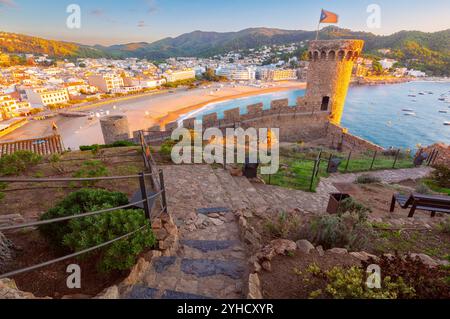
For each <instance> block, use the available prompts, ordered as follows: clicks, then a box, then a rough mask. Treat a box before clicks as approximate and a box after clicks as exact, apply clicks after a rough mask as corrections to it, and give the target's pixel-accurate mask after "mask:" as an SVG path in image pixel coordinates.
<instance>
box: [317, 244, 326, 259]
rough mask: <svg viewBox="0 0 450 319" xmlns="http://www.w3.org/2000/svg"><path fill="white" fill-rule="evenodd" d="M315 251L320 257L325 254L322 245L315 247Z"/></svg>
mask: <svg viewBox="0 0 450 319" xmlns="http://www.w3.org/2000/svg"><path fill="white" fill-rule="evenodd" d="M316 250H317V252H318V253H319V256H320V257H323V256H325V252H324V251H323V247H322V246H317V247H316Z"/></svg>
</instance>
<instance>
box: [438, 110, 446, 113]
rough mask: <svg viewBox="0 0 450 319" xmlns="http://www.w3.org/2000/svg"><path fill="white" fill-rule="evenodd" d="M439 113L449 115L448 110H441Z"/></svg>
mask: <svg viewBox="0 0 450 319" xmlns="http://www.w3.org/2000/svg"><path fill="white" fill-rule="evenodd" d="M439 113H448V111H447V110H440V111H439Z"/></svg>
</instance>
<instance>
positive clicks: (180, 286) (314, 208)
mask: <svg viewBox="0 0 450 319" xmlns="http://www.w3.org/2000/svg"><path fill="white" fill-rule="evenodd" d="M162 169H163V170H164V174H165V181H166V187H167V194H168V209H169V211H170V213H171V215H172V217H173V219H174V221H175V223H176V224H177V226H178V230H179V238H180V245H179V249H178V251H177V253H176V254H175V255H174V256H165V257H159V258H156V259H153V262H152V265H151V269H150V270H148V271H146V272H145V275H144V278H143V280H141V282H139V283H138V284H136V285H133V286H128V287H124V288H123V289H122V291H121V297H122V298H131V299H159V298H161V299H202V298H214V299H239V298H243V297H245V296H244V294H245V290H246V289H245V285H246V284H247V278H248V269H247V266H248V263H247V259H248V257H249V256H247V255H246V249H245V246H244V244H243V243H242V242H241V240H240V234H239V226H238V221H237V218H236V217H235V215H234V212H233V211H235V210H244V211H247V212H248V211H257V210H261V209H262V210H265V209H266V208H274V209H276V210H277V211H280V210H286V211H292V210H295V209H299V210H301V211H302V212H306V213H308V212H309V213H316V214H320V213H323V212H324V211H325V210H326V205H327V203H328V199H329V194H330V193H333V192H336V191H337V190H336V188H335V187H334V186H333V184H334V183H336V182H352V181H354V180H355V179H356V177H357V176H358V174H349V175H337V176H331V177H330V178H328V179H323V180H322V181H321V183H320V184H319V186H318V188H317V193H306V192H302V191H297V190H290V189H285V188H281V187H276V186H268V185H263V184H252V183H250V182H249V181H248V179H246V178H245V177H232V176H231V175H230V173H229V172H228V171H225V170H223V169H220V168H219V169H213V168H212V167H211V166H209V165H182V166H166V167H162ZM427 173H429V170H427V169H412V170H398V171H395V172H394V173H392V172H390V171H385V172H376V173H374V174H376V175H377V176H378V177H380V178H381V179H382V180H383V181H388V182H392V181H397V180H404V179H408V178H413V177H416V176H425V175H426V174H427Z"/></svg>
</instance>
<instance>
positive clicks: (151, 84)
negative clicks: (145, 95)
mask: <svg viewBox="0 0 450 319" xmlns="http://www.w3.org/2000/svg"><path fill="white" fill-rule="evenodd" d="M166 82H167V81H166V79H136V78H125V79H124V84H125V85H126V86H138V87H140V88H142V89H154V88H157V87H158V86H162V85H164V84H165V83H166Z"/></svg>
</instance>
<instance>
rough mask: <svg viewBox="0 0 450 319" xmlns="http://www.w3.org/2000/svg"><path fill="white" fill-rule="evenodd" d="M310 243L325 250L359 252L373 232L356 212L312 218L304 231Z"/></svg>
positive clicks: (365, 220)
mask: <svg viewBox="0 0 450 319" xmlns="http://www.w3.org/2000/svg"><path fill="white" fill-rule="evenodd" d="M306 233H307V237H308V239H309V240H310V241H311V242H314V243H316V244H317V245H322V246H323V247H324V248H326V249H330V248H335V247H339V248H348V249H351V250H360V249H362V248H364V247H366V246H367V244H368V243H369V241H370V240H371V239H372V238H373V235H374V232H373V229H372V226H371V225H370V224H369V223H368V222H367V219H366V218H364V217H363V215H360V214H358V213H356V212H351V213H350V212H346V213H344V214H336V215H324V216H320V217H316V218H314V219H313V220H312V221H311V223H310V224H309V225H308V229H307V230H306Z"/></svg>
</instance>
